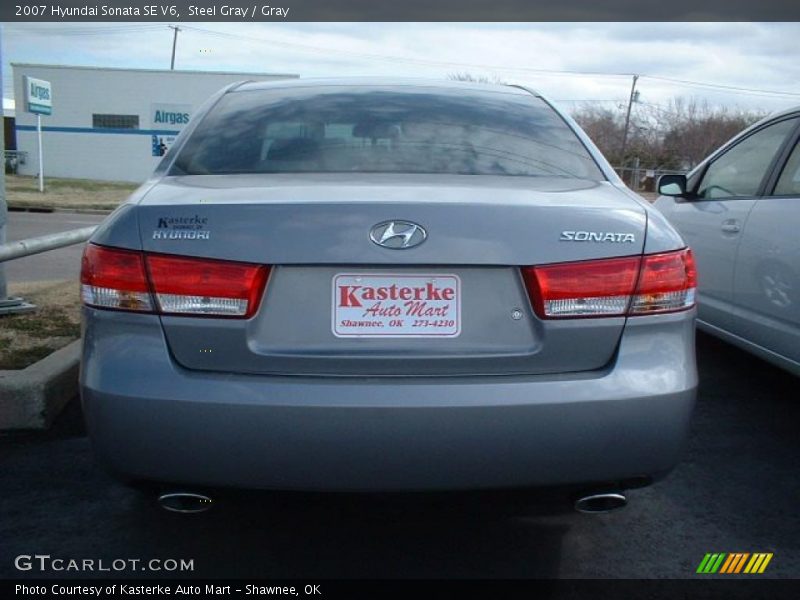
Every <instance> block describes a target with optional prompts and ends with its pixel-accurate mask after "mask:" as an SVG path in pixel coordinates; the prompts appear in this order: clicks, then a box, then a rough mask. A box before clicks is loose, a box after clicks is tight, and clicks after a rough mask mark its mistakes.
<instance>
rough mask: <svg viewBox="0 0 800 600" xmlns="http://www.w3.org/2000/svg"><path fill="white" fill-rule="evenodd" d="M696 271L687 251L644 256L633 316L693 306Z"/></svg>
mask: <svg viewBox="0 0 800 600" xmlns="http://www.w3.org/2000/svg"><path fill="white" fill-rule="evenodd" d="M696 288H697V269H696V268H695V264H694V256H693V255H692V251H691V250H689V249H688V248H687V249H686V250H681V251H680V252H669V253H666V254H650V255H647V256H643V257H642V269H641V272H640V274H639V285H638V286H637V287H636V295H635V296H634V297H633V302H632V304H631V314H632V315H641V314H649V313H658V312H671V311H674V310H682V309H685V308H690V307H692V306H694V301H695V289H696Z"/></svg>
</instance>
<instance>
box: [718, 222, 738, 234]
mask: <svg viewBox="0 0 800 600" xmlns="http://www.w3.org/2000/svg"><path fill="white" fill-rule="evenodd" d="M741 230H742V228H741V226H740V225H739V222H738V221H725V222H724V223H723V224H722V231H724V232H725V233H739V232H740V231H741Z"/></svg>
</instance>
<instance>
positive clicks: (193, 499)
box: [158, 492, 214, 515]
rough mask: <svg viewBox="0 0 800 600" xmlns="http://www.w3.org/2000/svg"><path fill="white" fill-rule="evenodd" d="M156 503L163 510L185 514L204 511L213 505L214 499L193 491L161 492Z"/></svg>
mask: <svg viewBox="0 0 800 600" xmlns="http://www.w3.org/2000/svg"><path fill="white" fill-rule="evenodd" d="M158 503H159V505H160V506H161V508H163V509H164V510H168V511H170V512H176V513H182V514H185V515H188V514H197V513H201V512H206V511H207V510H209V509H210V508H211V507H212V506H213V505H214V501H213V500H212V499H211V498H210V497H208V496H206V495H204V494H196V493H193V492H170V493H168V494H161V495H160V496H159V497H158Z"/></svg>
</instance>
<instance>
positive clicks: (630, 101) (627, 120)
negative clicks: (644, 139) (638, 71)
mask: <svg viewBox="0 0 800 600" xmlns="http://www.w3.org/2000/svg"><path fill="white" fill-rule="evenodd" d="M637 79H639V76H638V75H634V76H633V83H632V84H631V95H630V98H628V111H627V112H626V113H625V129H624V130H623V131H622V150H620V157H619V160H620V164H621V165H622V166H623V167H624V166H625V150H626V149H627V146H628V127H630V123H631V107H632V106H633V98H634V95H635V94H636V80H637Z"/></svg>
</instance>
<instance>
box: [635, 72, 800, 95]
mask: <svg viewBox="0 0 800 600" xmlns="http://www.w3.org/2000/svg"><path fill="white" fill-rule="evenodd" d="M642 77H647V78H648V79H655V80H658V81H668V82H670V83H678V84H681V85H687V86H690V87H691V86H696V87H704V88H716V89H723V90H730V91H734V92H742V93H751V94H756V95H770V96H797V97H800V93H798V92H781V91H778V90H762V89H758V88H747V87H738V86H735V85H723V84H721V83H702V82H700V81H689V80H686V79H673V78H671V77H660V76H656V75H642Z"/></svg>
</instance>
